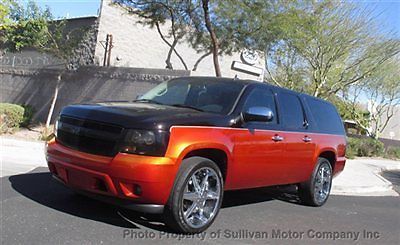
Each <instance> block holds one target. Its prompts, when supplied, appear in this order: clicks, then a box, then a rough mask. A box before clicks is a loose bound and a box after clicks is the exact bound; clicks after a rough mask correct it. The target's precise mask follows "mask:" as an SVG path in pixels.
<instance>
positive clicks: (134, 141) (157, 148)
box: [119, 129, 168, 156]
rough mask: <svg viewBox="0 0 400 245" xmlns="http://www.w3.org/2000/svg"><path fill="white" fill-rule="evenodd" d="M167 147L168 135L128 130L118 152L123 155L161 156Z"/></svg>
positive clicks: (157, 132) (163, 132) (158, 132)
mask: <svg viewBox="0 0 400 245" xmlns="http://www.w3.org/2000/svg"><path fill="white" fill-rule="evenodd" d="M167 145H168V133H167V132H165V131H149V130H136V129H129V130H127V131H126V134H125V137H124V140H123V143H122V144H121V146H120V148H119V151H120V152H124V153H131V154H139V155H150V156H163V155H164V154H165V151H166V149H167Z"/></svg>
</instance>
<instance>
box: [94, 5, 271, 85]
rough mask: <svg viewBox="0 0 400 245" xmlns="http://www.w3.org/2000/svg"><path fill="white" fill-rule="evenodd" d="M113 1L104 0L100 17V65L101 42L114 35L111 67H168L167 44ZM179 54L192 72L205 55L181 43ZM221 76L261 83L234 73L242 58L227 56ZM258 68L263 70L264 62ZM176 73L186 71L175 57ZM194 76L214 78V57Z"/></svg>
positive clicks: (100, 55)
mask: <svg viewBox="0 0 400 245" xmlns="http://www.w3.org/2000/svg"><path fill="white" fill-rule="evenodd" d="M111 2H112V0H103V1H102V6H101V10H100V17H99V31H98V37H97V45H96V51H95V56H96V59H97V61H98V62H99V64H103V57H104V48H103V47H102V46H101V44H100V41H105V39H106V35H107V34H112V35H113V41H114V47H113V48H112V53H111V65H112V66H122V67H145V68H158V69H162V68H165V67H166V64H165V59H166V57H167V53H168V51H169V47H168V45H167V44H165V43H164V42H163V41H162V40H161V38H160V36H159V34H158V32H157V30H156V29H155V28H154V29H151V28H149V27H148V26H143V25H142V24H139V23H137V21H138V17H136V16H132V15H129V14H127V12H126V11H125V10H124V9H122V8H121V7H119V6H117V5H114V4H111ZM162 29H163V33H165V34H166V33H168V23H167V24H165V25H164V26H162ZM176 49H177V51H178V52H179V53H180V54H181V56H182V57H183V59H184V60H185V62H186V64H187V66H188V68H189V69H190V70H191V69H192V68H193V65H194V64H195V62H196V60H197V59H198V58H199V57H200V56H201V55H202V54H198V53H196V51H195V50H193V49H192V48H190V47H189V46H188V45H187V43H180V44H178V46H177V48H176ZM219 61H220V64H221V70H222V75H223V76H224V77H234V76H235V75H236V74H237V75H238V77H239V78H249V79H258V77H257V76H253V75H247V74H245V73H242V72H237V71H234V70H231V65H232V62H233V61H240V54H238V53H237V54H234V55H233V56H224V57H220V59H219ZM260 61H261V62H260V63H259V64H257V65H256V66H258V67H264V64H263V59H260ZM172 65H173V67H174V69H184V67H183V65H182V64H181V62H180V61H179V59H178V57H177V56H176V55H173V57H172ZM191 75H192V76H196V75H198V76H214V75H215V72H214V66H213V62H212V56H211V55H210V56H208V57H207V58H206V59H204V60H203V61H202V63H200V65H199V66H198V69H197V71H196V72H191Z"/></svg>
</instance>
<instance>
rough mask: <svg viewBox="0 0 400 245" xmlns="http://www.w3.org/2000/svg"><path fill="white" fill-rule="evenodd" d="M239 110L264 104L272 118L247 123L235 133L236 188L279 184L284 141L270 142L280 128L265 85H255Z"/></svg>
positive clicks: (282, 163) (272, 98) (271, 93)
mask: <svg viewBox="0 0 400 245" xmlns="http://www.w3.org/2000/svg"><path fill="white" fill-rule="evenodd" d="M244 97H245V99H244V101H242V106H241V111H242V112H244V111H246V110H247V109H248V108H250V107H268V108H270V109H271V110H272V112H273V114H274V118H273V120H272V121H271V122H247V123H244V125H242V128H241V129H238V130H237V133H236V134H235V146H234V150H233V155H234V164H233V165H234V166H232V169H231V170H232V171H233V172H234V174H233V175H232V176H233V178H234V181H232V183H235V185H236V188H251V187H259V186H267V185H274V184H280V183H281V182H282V180H283V179H284V178H285V176H284V175H282V174H284V171H282V169H283V168H282V165H285V162H283V161H282V156H283V149H284V142H283V141H274V140H273V137H275V136H278V135H279V132H278V129H279V127H280V125H279V120H278V115H277V107H276V98H275V94H274V93H273V91H272V90H270V89H269V88H268V87H266V86H257V87H254V88H252V89H251V90H250V91H249V92H248V93H246V94H245V96H244Z"/></svg>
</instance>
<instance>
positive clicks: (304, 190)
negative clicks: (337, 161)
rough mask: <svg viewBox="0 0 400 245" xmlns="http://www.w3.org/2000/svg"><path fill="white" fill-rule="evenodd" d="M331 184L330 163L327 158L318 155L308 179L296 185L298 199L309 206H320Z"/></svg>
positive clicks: (327, 195) (327, 194)
mask: <svg viewBox="0 0 400 245" xmlns="http://www.w3.org/2000/svg"><path fill="white" fill-rule="evenodd" d="M331 186H332V167H331V164H330V162H329V161H328V159H326V158H323V157H319V158H318V163H317V165H316V166H315V169H314V171H313V173H312V175H311V177H310V180H308V181H307V182H304V183H301V184H299V186H298V191H299V197H300V200H301V201H302V202H303V203H305V204H307V205H310V206H314V207H319V206H322V205H324V204H325V202H326V201H327V200H328V197H329V194H330V192H331Z"/></svg>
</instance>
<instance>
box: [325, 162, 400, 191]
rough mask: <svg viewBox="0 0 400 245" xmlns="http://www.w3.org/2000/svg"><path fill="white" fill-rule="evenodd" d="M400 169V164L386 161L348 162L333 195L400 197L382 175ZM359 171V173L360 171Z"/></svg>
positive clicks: (335, 184)
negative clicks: (387, 171) (384, 172)
mask: <svg viewBox="0 0 400 245" xmlns="http://www.w3.org/2000/svg"><path fill="white" fill-rule="evenodd" d="M398 169H400V162H398V161H392V160H386V159H366V158H361V159H354V160H348V164H346V167H345V170H344V171H343V172H342V174H340V175H339V176H338V180H336V178H335V180H336V181H335V180H334V182H333V186H332V191H331V194H332V195H347V196H399V194H398V193H397V192H396V191H395V190H394V189H393V185H392V183H391V182H390V181H388V180H387V179H385V178H384V177H382V176H381V175H380V174H381V172H382V171H385V170H398ZM358 170H359V171H358Z"/></svg>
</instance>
